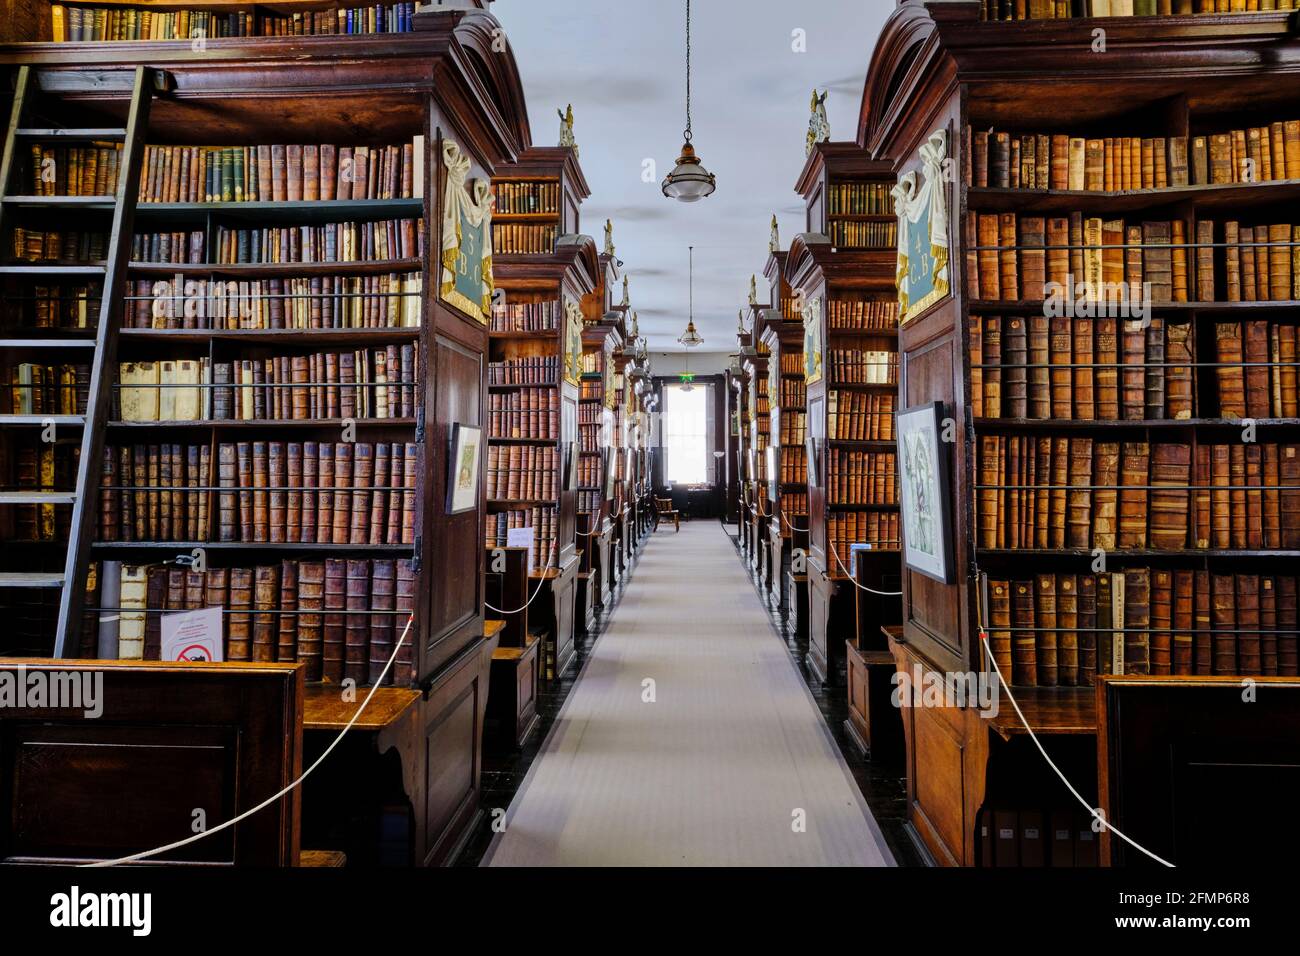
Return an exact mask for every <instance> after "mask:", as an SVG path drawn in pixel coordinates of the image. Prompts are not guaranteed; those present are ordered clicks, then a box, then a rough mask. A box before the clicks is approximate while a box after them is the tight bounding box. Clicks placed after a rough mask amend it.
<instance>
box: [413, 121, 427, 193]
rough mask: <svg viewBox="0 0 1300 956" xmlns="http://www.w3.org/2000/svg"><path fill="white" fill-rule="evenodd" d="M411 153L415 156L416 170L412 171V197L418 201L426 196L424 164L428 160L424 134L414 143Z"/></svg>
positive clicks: (416, 138) (414, 140)
mask: <svg viewBox="0 0 1300 956" xmlns="http://www.w3.org/2000/svg"><path fill="white" fill-rule="evenodd" d="M411 142H412V149H411V153H412V154H413V155H414V156H415V168H414V169H412V170H411V195H412V196H414V197H416V198H417V199H418V198H420V197H421V196H423V195H424V164H425V163H426V162H428V158H427V157H426V156H425V155H424V134H423V133H421V134H420V135H419V136H416V137H415V139H413V140H412V141H411Z"/></svg>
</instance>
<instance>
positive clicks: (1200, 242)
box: [1196, 219, 1214, 302]
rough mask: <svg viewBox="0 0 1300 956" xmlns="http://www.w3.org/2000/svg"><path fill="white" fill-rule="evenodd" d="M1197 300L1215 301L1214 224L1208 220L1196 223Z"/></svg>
mask: <svg viewBox="0 0 1300 956" xmlns="http://www.w3.org/2000/svg"><path fill="white" fill-rule="evenodd" d="M1196 300H1197V301H1198V302H1213V301H1214V223H1213V221H1211V220H1208V219H1201V220H1197V223H1196Z"/></svg>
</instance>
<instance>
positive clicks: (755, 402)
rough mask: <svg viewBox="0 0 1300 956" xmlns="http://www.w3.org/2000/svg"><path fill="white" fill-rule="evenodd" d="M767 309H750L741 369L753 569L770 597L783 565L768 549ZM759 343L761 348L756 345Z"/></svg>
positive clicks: (769, 421)
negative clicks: (757, 332) (760, 330)
mask: <svg viewBox="0 0 1300 956" xmlns="http://www.w3.org/2000/svg"><path fill="white" fill-rule="evenodd" d="M765 309H766V306H757V305H756V306H750V308H749V313H750V315H749V321H750V323H751V324H752V326H751V328H750V330H749V331H747V332H746V333H745V334H744V335H743V336H741V340H742V342H743V345H742V347H741V356H740V361H741V367H742V368H743V369H744V373H745V376H744V383H745V390H746V392H747V394H746V396H745V406H746V411H747V413H748V414H747V416H746V417H747V418H748V422H747V423H746V424H747V428H746V432H747V434H746V436H745V437H746V448H747V449H751V450H752V451H753V456H752V461H753V472H752V474H750V476H749V477H750V487H749V493H748V494H749V502H750V505H751V507H752V508H753V514H752V515H751V516H750V521H751V529H750V537H751V540H752V543H753V548H754V551H755V556H754V560H753V562H751V565H752V567H753V568H754V569H755V571H756V572H757V574H758V578H759V588H760V589H761V590H762V592H763V593H764V594H766V595H770V594H771V593H772V591H773V590H774V588H775V589H776V590H779V588H780V584H779V580H780V575H779V573H778V572H779V570H780V569H779V566H778V567H777V568H775V569H774V568H773V564H772V553H771V548H770V547H769V546H768V540H767V529H768V522H769V521H770V520H771V519H772V515H773V514H774V512H773V507H774V502H773V500H772V497H771V488H770V485H769V480H770V478H771V476H772V475H771V471H770V468H771V467H772V465H773V464H774V462H773V461H772V460H771V458H772V456H770V455H769V454H768V449H769V448H771V447H772V409H771V399H770V397H769V396H768V393H767V363H768V358H769V356H768V352H767V346H766V345H765V344H763V342H762V340H761V338H760V339H757V340H756V339H755V336H754V331H753V329H754V328H756V327H757V326H759V325H761V323H762V314H763V311H764V310H765ZM755 341H757V343H758V344H757V345H754V344H753V343H754V342H755Z"/></svg>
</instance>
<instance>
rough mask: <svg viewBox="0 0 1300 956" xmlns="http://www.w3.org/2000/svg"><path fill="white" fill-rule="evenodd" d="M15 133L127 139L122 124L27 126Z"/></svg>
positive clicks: (44, 136) (61, 137) (49, 137)
mask: <svg viewBox="0 0 1300 956" xmlns="http://www.w3.org/2000/svg"><path fill="white" fill-rule="evenodd" d="M14 135H15V136H23V137H26V138H28V139H126V130H125V129H123V128H122V127H120V126H105V127H102V128H99V129H96V128H93V127H85V128H82V129H40V128H37V127H27V128H23V129H17V130H14Z"/></svg>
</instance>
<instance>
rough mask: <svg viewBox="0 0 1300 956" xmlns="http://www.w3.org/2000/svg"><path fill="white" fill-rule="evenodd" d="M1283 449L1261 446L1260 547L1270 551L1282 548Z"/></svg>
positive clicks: (1273, 446)
mask: <svg viewBox="0 0 1300 956" xmlns="http://www.w3.org/2000/svg"><path fill="white" fill-rule="evenodd" d="M1280 452H1281V449H1280V448H1278V446H1277V445H1272V444H1269V445H1261V446H1260V455H1261V458H1262V460H1263V468H1262V471H1261V475H1260V485H1261V486H1262V487H1263V489H1264V490H1263V499H1264V516H1263V519H1262V520H1261V521H1260V533H1261V535H1262V537H1263V543H1262V544H1261V545H1260V546H1261V547H1263V548H1266V549H1268V550H1270V551H1275V550H1277V549H1279V548H1281V547H1282V493H1281V491H1280V490H1279V487H1278V486H1279V485H1281V484H1282V465H1281V460H1280Z"/></svg>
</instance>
